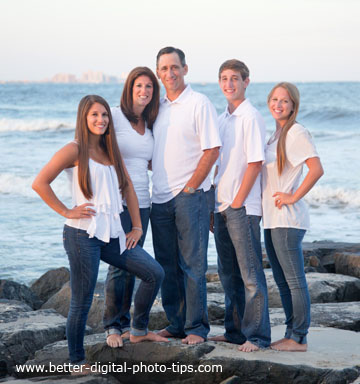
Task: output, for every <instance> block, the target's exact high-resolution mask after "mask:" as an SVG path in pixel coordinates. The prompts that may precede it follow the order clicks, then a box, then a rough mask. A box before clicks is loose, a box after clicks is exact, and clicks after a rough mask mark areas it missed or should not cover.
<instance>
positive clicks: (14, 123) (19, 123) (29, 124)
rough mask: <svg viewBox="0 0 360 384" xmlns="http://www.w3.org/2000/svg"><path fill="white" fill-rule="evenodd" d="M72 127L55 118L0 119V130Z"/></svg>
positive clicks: (46, 129)
mask: <svg viewBox="0 0 360 384" xmlns="http://www.w3.org/2000/svg"><path fill="white" fill-rule="evenodd" d="M70 129H74V125H73V124H70V123H69V122H64V121H60V120H55V119H33V120H22V119H0V132H12V131H23V132H24V131H29V132H30V131H58V130H70Z"/></svg>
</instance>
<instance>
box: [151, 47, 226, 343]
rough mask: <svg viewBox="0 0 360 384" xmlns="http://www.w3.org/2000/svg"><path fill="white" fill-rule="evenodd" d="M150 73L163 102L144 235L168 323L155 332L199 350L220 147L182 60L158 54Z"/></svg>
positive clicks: (179, 55)
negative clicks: (158, 273) (156, 266)
mask: <svg viewBox="0 0 360 384" xmlns="http://www.w3.org/2000/svg"><path fill="white" fill-rule="evenodd" d="M156 66H157V69H156V72H157V75H158V77H159V78H160V80H161V82H162V83H163V85H164V87H165V91H166V95H165V97H164V98H163V99H162V100H161V102H160V110H159V115H158V117H157V119H156V122H155V124H154V128H153V134H154V154H153V159H152V170H153V177H152V182H153V190H152V211H151V228H152V234H153V244H154V251H155V258H156V260H157V261H158V262H159V263H160V264H161V265H162V267H163V268H164V270H165V279H164V281H163V284H162V289H161V295H162V304H163V306H164V309H165V312H166V315H167V318H168V320H169V322H170V325H169V326H168V327H167V328H166V329H163V330H162V331H160V332H159V333H160V335H162V336H164V337H178V338H183V343H186V344H198V343H201V342H203V341H205V340H206V337H207V334H208V332H209V323H208V315H207V301H206V277H205V273H206V270H207V246H208V238H209V210H208V205H207V194H209V193H211V190H210V188H211V182H210V179H209V172H210V170H211V168H212V166H213V164H214V163H215V161H216V159H217V157H218V154H219V147H220V146H221V141H220V137H219V131H218V125H217V115H216V111H215V108H214V107H213V105H212V104H211V103H210V101H209V100H208V98H207V97H206V96H204V95H202V94H200V93H198V92H194V91H193V90H192V89H191V87H190V85H185V81H184V76H185V75H186V74H187V71H188V66H187V65H186V62H185V55H184V53H183V52H182V51H181V50H180V49H177V48H173V47H166V48H163V49H161V50H160V51H159V53H158V55H157V59H156Z"/></svg>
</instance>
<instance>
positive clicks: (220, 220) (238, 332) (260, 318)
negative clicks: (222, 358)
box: [214, 206, 270, 348]
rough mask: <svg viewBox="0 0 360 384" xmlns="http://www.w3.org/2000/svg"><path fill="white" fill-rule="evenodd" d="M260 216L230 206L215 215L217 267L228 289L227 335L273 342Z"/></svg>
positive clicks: (258, 342)
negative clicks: (263, 261)
mask: <svg viewBox="0 0 360 384" xmlns="http://www.w3.org/2000/svg"><path fill="white" fill-rule="evenodd" d="M260 219H261V217H260V216H253V215H247V214H246V209H245V207H241V208H238V209H234V208H231V207H230V206H229V207H228V208H227V209H225V211H223V212H220V213H216V214H215V215H214V234H215V244H216V249H217V253H218V270H219V277H220V280H221V283H222V285H223V287H224V291H225V335H224V336H225V338H226V339H227V340H228V341H230V342H232V343H236V344H243V343H245V341H247V340H248V341H250V342H251V343H253V344H255V345H257V346H258V347H261V348H266V347H268V346H269V344H270V320H269V310H268V296H267V286H266V279H265V274H264V270H263V267H262V252H261V243H260V226H259V223H260Z"/></svg>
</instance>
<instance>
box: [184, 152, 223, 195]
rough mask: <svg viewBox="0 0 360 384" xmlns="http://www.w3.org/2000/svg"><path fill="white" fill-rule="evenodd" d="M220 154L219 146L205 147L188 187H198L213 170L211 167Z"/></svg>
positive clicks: (187, 184)
mask: <svg viewBox="0 0 360 384" xmlns="http://www.w3.org/2000/svg"><path fill="white" fill-rule="evenodd" d="M218 156H219V147H215V148H210V149H205V150H204V153H203V155H202V156H201V158H200V160H199V163H198V165H197V167H196V169H195V172H194V173H193V175H192V176H191V178H190V180H189V181H188V182H187V183H186V187H190V188H194V189H197V188H198V187H199V186H200V185H201V183H202V182H203V181H204V180H205V178H206V176H207V175H208V174H209V172H210V171H211V168H212V166H213V165H214V163H215V161H216V159H217V158H218Z"/></svg>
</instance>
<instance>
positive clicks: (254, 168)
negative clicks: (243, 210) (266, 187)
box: [231, 161, 262, 208]
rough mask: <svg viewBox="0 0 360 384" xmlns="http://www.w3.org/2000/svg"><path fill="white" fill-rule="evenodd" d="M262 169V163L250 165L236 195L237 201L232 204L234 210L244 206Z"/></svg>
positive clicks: (257, 162)
mask: <svg viewBox="0 0 360 384" xmlns="http://www.w3.org/2000/svg"><path fill="white" fill-rule="evenodd" d="M261 167H262V162H261V161H256V162H254V163H248V166H247V168H246V171H245V174H244V177H243V180H242V182H241V185H240V188H239V190H238V193H237V194H236V196H235V199H234V201H233V202H232V204H231V207H232V208H240V207H242V206H243V205H244V201H245V199H246V198H247V196H248V194H249V192H250V191H251V188H252V187H253V185H254V183H255V180H256V178H257V177H258V175H259V173H260V171H261Z"/></svg>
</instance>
